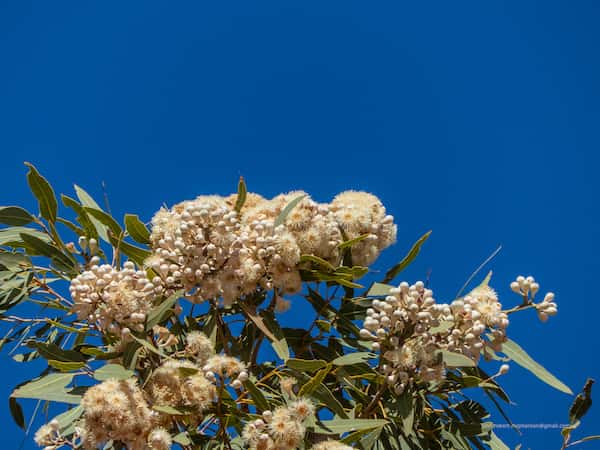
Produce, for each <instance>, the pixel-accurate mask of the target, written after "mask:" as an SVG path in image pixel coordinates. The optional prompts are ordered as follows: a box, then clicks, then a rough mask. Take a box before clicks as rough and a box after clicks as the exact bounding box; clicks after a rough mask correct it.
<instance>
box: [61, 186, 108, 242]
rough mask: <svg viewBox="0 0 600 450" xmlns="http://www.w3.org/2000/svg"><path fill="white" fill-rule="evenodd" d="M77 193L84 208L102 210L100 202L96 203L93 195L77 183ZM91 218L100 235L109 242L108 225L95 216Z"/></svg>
mask: <svg viewBox="0 0 600 450" xmlns="http://www.w3.org/2000/svg"><path fill="white" fill-rule="evenodd" d="M75 193H76V194H77V198H78V199H79V201H80V202H81V204H82V205H83V207H84V208H93V209H96V210H100V211H102V208H100V206H99V205H98V203H96V201H95V200H94V199H93V198H92V196H91V195H90V194H88V193H87V192H86V191H84V190H83V189H81V188H80V187H79V186H77V185H75ZM63 201H64V199H63ZM84 212H85V210H84ZM88 217H89V216H88ZM89 219H90V221H91V223H92V224H93V226H94V228H95V229H96V230H97V231H98V235H99V236H100V238H102V240H103V241H105V242H109V241H108V231H107V230H108V227H107V226H106V225H104V224H103V223H102V222H100V221H99V220H98V219H96V218H95V217H89ZM82 225H83V224H82Z"/></svg>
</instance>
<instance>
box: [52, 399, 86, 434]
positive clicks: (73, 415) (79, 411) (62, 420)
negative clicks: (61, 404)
mask: <svg viewBox="0 0 600 450" xmlns="http://www.w3.org/2000/svg"><path fill="white" fill-rule="evenodd" d="M82 415H83V406H81V405H78V406H76V407H74V408H71V409H68V410H66V411H65V412H64V413H62V414H59V415H58V416H56V417H55V418H54V419H52V420H56V421H57V422H58V426H59V430H60V433H61V434H62V435H63V436H68V435H70V434H72V433H73V432H74V431H75V423H76V421H77V419H79V418H80V417H81V416H82Z"/></svg>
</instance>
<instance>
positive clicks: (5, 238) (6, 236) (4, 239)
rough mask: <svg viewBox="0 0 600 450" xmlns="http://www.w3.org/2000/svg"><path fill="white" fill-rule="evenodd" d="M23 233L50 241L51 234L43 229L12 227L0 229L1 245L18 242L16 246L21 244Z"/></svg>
mask: <svg viewBox="0 0 600 450" xmlns="http://www.w3.org/2000/svg"><path fill="white" fill-rule="evenodd" d="M22 234H28V235H30V236H35V237H36V238H38V239H41V240H43V241H44V242H50V236H48V235H47V234H46V233H43V232H41V231H38V230H34V229H33V228H27V227H11V228H4V229H2V230H0V245H12V244H16V246H20V245H22V244H23V239H22V238H21V235H22Z"/></svg>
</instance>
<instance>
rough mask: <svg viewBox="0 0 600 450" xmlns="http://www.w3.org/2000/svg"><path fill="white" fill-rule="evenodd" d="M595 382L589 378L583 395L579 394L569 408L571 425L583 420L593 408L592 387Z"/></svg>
mask: <svg viewBox="0 0 600 450" xmlns="http://www.w3.org/2000/svg"><path fill="white" fill-rule="evenodd" d="M593 384H594V380H592V379H591V378H588V379H587V381H586V382H585V386H584V387H583V390H582V391H581V393H579V394H577V397H575V400H573V403H572V404H571V407H570V408H569V422H570V423H571V424H573V423H575V422H577V421H578V420H581V419H582V418H583V416H585V414H586V413H587V412H588V410H589V409H590V407H591V406H592V385H593Z"/></svg>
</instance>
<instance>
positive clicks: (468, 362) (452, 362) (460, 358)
mask: <svg viewBox="0 0 600 450" xmlns="http://www.w3.org/2000/svg"><path fill="white" fill-rule="evenodd" d="M440 353H441V354H442V359H443V361H444V364H446V367H475V366H476V365H477V364H475V361H473V360H472V359H471V358H469V357H468V356H465V355H463V354H461V353H454V352H449V351H448V350H440Z"/></svg>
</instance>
